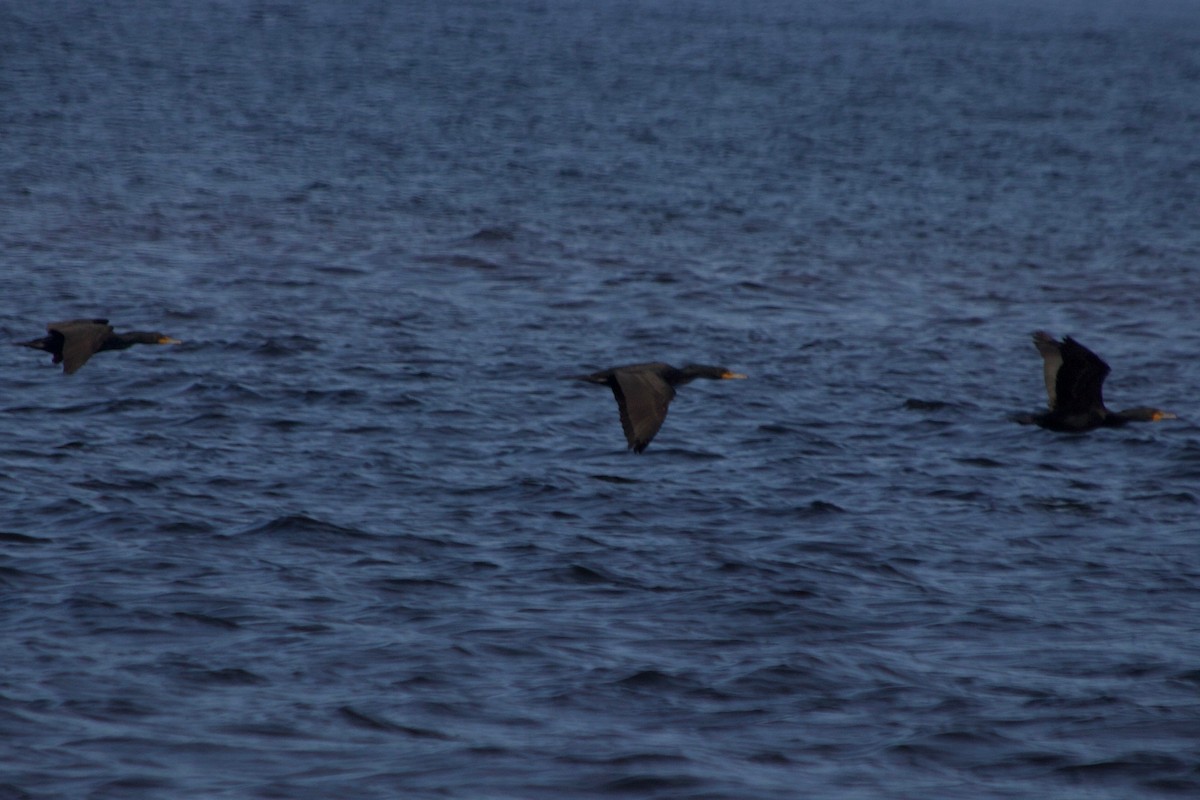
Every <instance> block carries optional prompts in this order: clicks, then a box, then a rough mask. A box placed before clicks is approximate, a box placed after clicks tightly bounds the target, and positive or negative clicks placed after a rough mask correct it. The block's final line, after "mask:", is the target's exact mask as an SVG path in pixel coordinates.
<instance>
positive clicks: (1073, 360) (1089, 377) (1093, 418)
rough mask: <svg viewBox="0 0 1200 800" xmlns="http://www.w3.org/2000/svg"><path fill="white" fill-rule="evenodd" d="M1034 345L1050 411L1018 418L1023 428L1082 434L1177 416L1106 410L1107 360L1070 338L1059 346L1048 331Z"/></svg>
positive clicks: (1154, 411)
mask: <svg viewBox="0 0 1200 800" xmlns="http://www.w3.org/2000/svg"><path fill="white" fill-rule="evenodd" d="M1033 344H1034V346H1035V347H1037V349H1038V352H1039V353H1041V354H1042V359H1043V360H1044V361H1045V364H1044V368H1045V369H1044V372H1045V377H1046V393H1047V394H1048V395H1049V398H1050V410H1049V411H1047V412H1044V413H1041V414H1023V415H1021V416H1019V417H1017V421H1018V422H1020V423H1022V424H1029V423H1034V424H1036V425H1040V426H1042V427H1043V428H1049V429H1050V430H1052V431H1065V432H1079V431H1090V430H1093V429H1095V428H1115V427H1119V426H1121V425H1124V424H1125V423H1127V422H1157V421H1158V420H1160V419H1175V415H1174V414H1170V413H1168V412H1166V411H1160V410H1159V409H1157V408H1148V407H1144V406H1139V407H1137V408H1127V409H1125V410H1124V411H1109V410H1108V409H1107V408H1105V407H1104V396H1103V394H1102V392H1101V389H1102V387H1103V386H1104V378H1105V377H1106V376H1107V375H1108V373H1109V367H1108V364H1105V363H1104V359H1102V358H1100V356H1098V355H1096V354H1095V353H1093V352H1092V351H1091V350H1088V349H1087V348H1086V347H1084V346H1083V345H1081V344H1080V343H1079V342H1077V341H1075V340H1074V339H1072V338H1071V337H1070V336H1065V337H1063V340H1062V341H1061V342H1060V341H1058V340H1057V339H1055V338H1054V337H1053V336H1051V335H1050V334H1048V333H1046V332H1045V331H1038V332H1036V333H1035V334H1033Z"/></svg>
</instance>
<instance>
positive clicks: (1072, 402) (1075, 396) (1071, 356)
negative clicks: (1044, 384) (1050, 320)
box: [1055, 336, 1110, 414]
mask: <svg viewBox="0 0 1200 800" xmlns="http://www.w3.org/2000/svg"><path fill="white" fill-rule="evenodd" d="M1059 350H1060V352H1061V354H1062V366H1061V367H1060V368H1059V370H1058V380H1057V382H1056V384H1055V390H1056V392H1057V394H1058V404H1057V406H1056V410H1058V411H1061V412H1063V413H1064V414H1087V413H1089V412H1091V411H1094V410H1103V408H1104V394H1103V387H1104V379H1105V378H1106V377H1108V373H1109V371H1110V370H1109V366H1108V364H1106V363H1104V359H1102V358H1100V356H1098V355H1096V354H1095V353H1093V352H1092V351H1091V350H1088V349H1087V348H1086V347H1084V346H1083V345H1081V344H1080V343H1079V342H1077V341H1075V340H1074V339H1072V338H1071V337H1070V336H1064V337H1063V340H1062V344H1061V345H1060V346H1059Z"/></svg>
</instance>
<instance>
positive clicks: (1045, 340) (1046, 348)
mask: <svg viewBox="0 0 1200 800" xmlns="http://www.w3.org/2000/svg"><path fill="white" fill-rule="evenodd" d="M1033 345H1034V347H1036V348H1037V349H1038V352H1039V353H1041V354H1042V371H1043V373H1044V374H1045V377H1046V396H1047V397H1048V398H1049V400H1050V410H1051V411H1053V410H1054V408H1055V406H1056V405H1057V403H1058V400H1057V398H1056V394H1055V389H1056V387H1057V384H1058V370H1059V367H1061V366H1062V363H1063V359H1062V351H1061V350H1060V349H1059V344H1058V340H1057V339H1055V338H1054V337H1053V336H1051V335H1050V334H1048V333H1046V332H1045V331H1037V332H1035V333H1034V334H1033Z"/></svg>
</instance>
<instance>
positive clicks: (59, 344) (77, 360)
mask: <svg viewBox="0 0 1200 800" xmlns="http://www.w3.org/2000/svg"><path fill="white" fill-rule="evenodd" d="M46 333H47V334H48V335H47V336H43V337H42V338H41V339H32V340H30V341H28V342H13V344H18V345H23V346H24V347H32V348H34V349H35V350H45V351H46V352H47V353H50V354H51V355H52V356H54V358H53V361H52V363H54V364H59V363H61V364H62V365H63V372H64V373H66V374H67V375H70V374H71V373H72V372H74V371H75V370H77V369H79V368H80V367H82V366H83V365H84V364H86V363H87V360H88V359H89V358H91V357H92V356H93V355H95V354H96V353H99V352H101V351H104V350H124V349H125V348H127V347H132V346H133V345H135V344H180V341H179V340H178V339H172V338H171V337H170V336H166V335H165V334H161V333H148V332H146V331H130V332H129V333H115V332H114V331H113V326H112V325H109V324H108V320H106V319H72V320H67V321H66V322H51V323H50V324H49V325H47V326H46Z"/></svg>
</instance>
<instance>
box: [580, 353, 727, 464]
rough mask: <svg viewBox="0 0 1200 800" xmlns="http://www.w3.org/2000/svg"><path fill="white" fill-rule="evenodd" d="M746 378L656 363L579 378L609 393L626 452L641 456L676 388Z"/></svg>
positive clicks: (723, 371)
mask: <svg viewBox="0 0 1200 800" xmlns="http://www.w3.org/2000/svg"><path fill="white" fill-rule="evenodd" d="M745 377H746V376H745V375H742V374H740V373H737V372H730V371H729V370H727V369H725V368H724V367H709V366H704V365H702V364H688V365H687V366H686V367H684V368H683V369H676V368H675V367H672V366H671V365H670V364H657V363H656V364H630V365H629V366H626V367H613V368H612V369H606V370H603V371H601V372H594V373H592V374H591V375H580V376H579V379H580V380H584V381H588V382H589V383H599V384H603V385H605V386H607V387H609V388H610V389H612V392H613V396H614V397H616V398H617V407H618V408H619V409H620V411H621V427H622V428H623V429H624V430H625V439H626V441H628V442H629V449H630V450H632V451H633V452H635V453H640V452H642V451H643V450H645V449H646V445H648V444H650V440H651V439H653V438H654V434H656V433H658V429H659V428H661V427H662V424H663V420H665V419H666V418H667V406H668V405H670V403H671V400H672V399H674V397H675V387H676V386H682V385H683V384H685V383H690V382H691V381H693V380H695V379H696V378H709V379H712V380H729V379H731V378H745Z"/></svg>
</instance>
